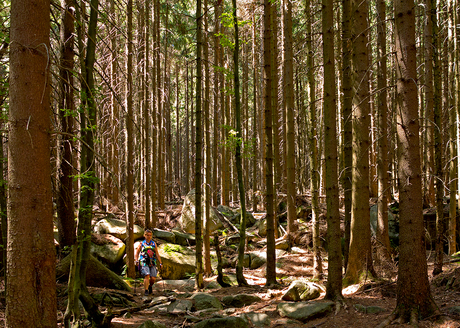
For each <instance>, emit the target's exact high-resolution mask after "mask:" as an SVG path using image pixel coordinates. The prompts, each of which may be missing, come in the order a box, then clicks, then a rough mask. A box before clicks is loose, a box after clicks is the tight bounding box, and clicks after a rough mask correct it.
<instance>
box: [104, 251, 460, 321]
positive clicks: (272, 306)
mask: <svg viewBox="0 0 460 328" xmlns="http://www.w3.org/2000/svg"><path fill="white" fill-rule="evenodd" d="M311 264H312V258H311V255H310V254H307V253H306V254H295V255H286V256H284V261H283V267H282V269H279V268H278V269H277V275H278V281H280V282H281V286H280V287H279V289H268V288H266V287H264V283H265V279H264V278H263V274H264V272H263V270H245V272H244V273H245V277H246V279H247V281H248V282H249V283H250V284H252V286H250V287H237V286H235V287H228V288H220V289H209V290H206V292H208V293H210V294H212V295H214V296H216V297H218V298H219V299H221V298H222V297H224V296H226V295H236V294H255V295H257V296H259V297H260V298H261V299H262V301H261V302H258V303H255V304H252V305H250V306H247V307H243V308H240V309H237V310H236V312H235V313H233V314H232V315H238V314H239V313H245V312H256V313H265V314H267V315H268V316H269V317H270V318H271V325H270V327H279V328H281V327H284V328H295V327H311V328H313V327H321V328H337V327H342V328H346V327H354V328H361V327H365V328H367V327H376V326H377V325H378V324H380V323H381V322H382V321H383V320H384V319H385V318H386V317H387V316H389V315H390V314H391V312H392V311H393V310H394V308H395V305H396V281H395V280H389V281H386V282H380V283H375V282H372V281H368V282H367V283H364V284H361V285H359V286H358V285H353V286H350V287H348V288H346V289H344V290H343V295H344V298H345V299H344V305H343V306H342V307H341V309H340V310H339V311H338V312H337V313H332V314H330V315H328V316H326V317H322V318H318V319H315V320H311V321H309V322H306V323H301V322H298V321H294V320H290V319H287V318H283V317H281V316H280V315H279V314H278V312H277V311H276V306H277V304H278V303H280V302H283V301H282V300H281V295H282V294H283V290H285V289H286V288H287V287H288V284H286V285H284V286H283V285H282V283H283V277H286V276H288V275H292V273H295V275H296V278H299V279H301V278H305V279H311V278H312V271H311V267H312V266H311ZM324 266H327V263H324ZM458 268H460V263H459V262H456V263H450V264H446V265H445V267H444V272H443V273H442V275H445V276H449V275H453V274H454V270H455V269H457V275H458V274H459V273H458V271H459V269H458ZM325 271H326V272H327V269H326V270H325ZM431 271H432V263H429V272H431ZM459 278H460V277H457V279H459ZM215 279H216V277H215V276H214V277H211V278H209V279H206V284H207V283H209V282H210V281H215ZM431 279H432V277H431V276H430V280H431ZM320 283H322V284H323V285H325V284H326V281H325V280H324V281H320ZM206 284H205V285H206ZM171 292H175V293H177V294H178V295H180V294H181V293H184V294H185V293H187V292H188V291H186V290H181V289H175V290H171V289H170V286H168V285H166V284H165V283H164V282H163V281H161V280H159V281H158V282H157V284H156V288H155V289H154V292H153V294H152V296H150V297H149V299H148V300H146V299H145V297H144V296H143V291H142V288H141V287H138V288H137V291H136V293H135V295H134V296H135V299H136V302H137V303H138V305H142V304H144V303H145V302H148V301H150V299H151V298H154V297H157V296H168V295H170V293H171ZM431 292H432V296H433V298H434V300H435V302H436V304H437V305H438V306H439V308H440V310H441V312H443V313H445V312H446V311H445V310H446V309H447V308H449V307H452V306H459V305H460V290H446V288H445V286H441V287H438V286H436V285H435V284H432V288H431ZM177 294H176V295H177ZM323 297H324V293H323V294H322V295H321V297H320V298H319V299H316V300H314V302H318V301H321V299H322V298H323ZM355 304H359V305H363V306H366V307H367V306H378V307H381V308H383V309H385V310H386V311H385V312H382V313H379V314H365V313H362V312H359V311H357V310H356V308H355V307H354V305H355ZM147 320H152V321H158V322H161V323H163V324H165V325H166V327H171V328H173V327H177V328H179V327H181V328H182V327H191V326H193V322H191V321H190V320H188V319H187V316H186V314H182V315H171V314H160V313H153V312H152V311H149V310H144V311H138V312H135V313H132V315H131V316H129V317H123V316H120V317H116V318H114V319H113V320H112V327H113V328H122V327H126V328H136V327H138V326H139V325H140V324H142V323H143V322H145V321H147ZM391 327H410V326H409V325H405V324H395V325H392V326H391ZM419 327H420V328H429V327H430V328H431V327H439V328H460V316H459V317H453V316H450V318H449V319H446V320H444V322H442V323H439V322H434V321H432V320H424V321H421V322H420V325H419ZM216 328H217V327H216Z"/></svg>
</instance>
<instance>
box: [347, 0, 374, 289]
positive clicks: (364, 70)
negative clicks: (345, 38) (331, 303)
mask: <svg viewBox="0 0 460 328" xmlns="http://www.w3.org/2000/svg"><path fill="white" fill-rule="evenodd" d="M353 18H354V28H353V34H354V39H355V41H354V43H353V71H354V75H355V81H354V84H355V89H356V94H355V98H354V109H353V172H352V173H353V181H352V182H353V183H352V215H351V238H350V253H349V257H348V266H347V271H346V275H345V279H346V283H347V284H354V283H357V282H358V281H359V279H360V278H361V277H363V276H362V275H361V274H362V273H363V272H367V271H369V272H370V273H371V274H374V272H373V271H374V270H373V267H372V252H371V231H370V213H369V148H370V141H369V129H370V106H369V96H370V95H369V73H368V72H369V56H368V27H369V24H368V3H367V2H366V1H360V0H355V1H353Z"/></svg>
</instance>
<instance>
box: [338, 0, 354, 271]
mask: <svg viewBox="0 0 460 328" xmlns="http://www.w3.org/2000/svg"><path fill="white" fill-rule="evenodd" d="M351 3H352V0H342V12H343V13H342V16H343V17H342V72H341V73H342V94H343V98H342V108H341V110H342V126H343V141H342V144H343V145H342V147H343V155H342V156H343V173H342V176H343V177H342V188H343V197H344V212H345V213H344V225H345V238H344V239H345V246H344V254H343V255H344V267H345V269H346V268H347V266H348V254H349V249H350V234H351V232H350V229H351V199H352V197H351V181H352V167H353V148H352V144H353V140H352V139H353V136H352V108H353V75H352V74H353V73H352V67H351V66H352V62H351V55H352V47H351V46H352V39H351Z"/></svg>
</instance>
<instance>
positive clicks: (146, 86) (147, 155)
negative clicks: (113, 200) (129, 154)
mask: <svg viewBox="0 0 460 328" xmlns="http://www.w3.org/2000/svg"><path fill="white" fill-rule="evenodd" d="M144 1H145V4H144V6H145V8H144V15H145V17H144V19H145V25H144V31H143V33H144V35H145V36H144V40H145V47H144V49H145V60H144V86H143V89H144V102H143V107H142V108H143V115H142V116H143V122H144V124H143V129H144V161H145V169H144V170H145V182H144V183H143V186H144V197H145V204H144V206H145V226H146V227H149V228H150V226H151V207H150V204H151V202H150V199H151V193H150V188H151V182H150V179H151V176H150V168H151V162H150V158H151V153H150V139H151V138H150V136H151V135H150V114H149V112H150V92H149V90H150V88H149V84H150V77H151V75H150V40H149V39H150V0H144Z"/></svg>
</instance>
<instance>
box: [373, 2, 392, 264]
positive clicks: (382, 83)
mask: <svg viewBox="0 0 460 328" xmlns="http://www.w3.org/2000/svg"><path fill="white" fill-rule="evenodd" d="M376 6H377V8H376V9H377V76H378V78H377V90H378V94H377V113H378V114H377V139H378V155H377V175H378V203H377V207H378V218H377V231H376V239H377V241H378V242H379V245H378V248H377V249H378V257H379V258H380V259H381V260H382V259H386V260H388V259H389V258H390V238H389V235H388V199H389V197H388V196H389V190H388V189H389V181H390V177H389V176H388V104H387V92H386V88H387V60H386V58H387V57H386V56H387V54H386V47H387V44H386V39H387V36H386V4H385V1H384V0H379V1H377V4H376Z"/></svg>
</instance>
